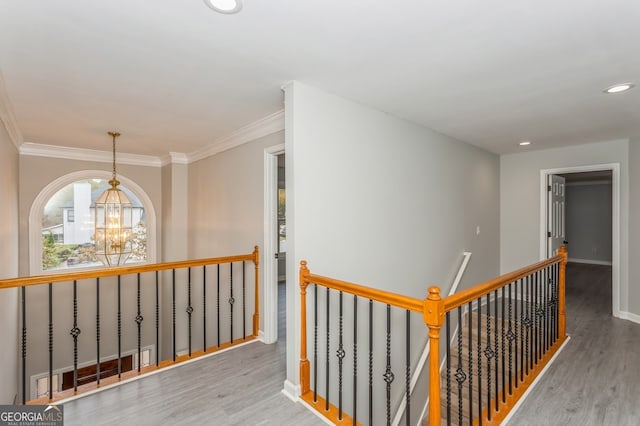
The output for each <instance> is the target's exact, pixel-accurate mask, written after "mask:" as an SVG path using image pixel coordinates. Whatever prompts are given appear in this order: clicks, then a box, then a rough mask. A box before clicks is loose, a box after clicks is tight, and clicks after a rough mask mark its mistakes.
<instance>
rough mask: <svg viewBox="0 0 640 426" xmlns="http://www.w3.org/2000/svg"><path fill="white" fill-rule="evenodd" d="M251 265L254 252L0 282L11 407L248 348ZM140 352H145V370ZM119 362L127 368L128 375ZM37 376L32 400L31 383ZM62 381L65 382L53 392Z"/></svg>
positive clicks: (256, 259) (254, 318)
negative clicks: (13, 320)
mask: <svg viewBox="0 0 640 426" xmlns="http://www.w3.org/2000/svg"><path fill="white" fill-rule="evenodd" d="M250 263H253V265H252V266H253V267H251V266H250ZM259 263H260V255H259V251H258V247H257V246H256V247H255V248H254V251H253V252H252V253H248V254H242V255H235V256H225V257H217V258H209V259H198V260H187V261H179V262H167V263H157V264H145V265H138V266H135V265H132V266H124V267H117V268H107V269H100V270H94V271H83V272H73V273H68V274H54V275H39V276H31V277H22V278H14V279H4V280H0V291H3V290H4V289H11V288H18V289H19V295H20V317H21V320H20V327H21V336H22V337H21V348H20V355H19V356H20V360H21V366H20V369H21V371H20V375H21V380H20V388H21V389H20V392H21V402H22V403H23V404H28V403H31V404H47V403H49V402H52V401H60V400H63V399H66V398H69V397H73V396H75V395H78V394H80V393H84V392H87V391H90V390H94V389H96V388H100V387H104V386H106V385H110V384H114V383H117V382H120V381H123V380H126V379H130V378H133V377H136V376H139V375H141V374H144V373H147V372H151V371H153V370H157V369H160V368H164V367H168V366H171V365H174V364H176V363H179V362H183V361H187V360H190V359H195V358H197V357H200V356H204V355H208V354H210V353H213V352H216V351H219V350H222V349H225V348H228V347H230V346H234V345H238V344H242V343H245V342H248V341H251V340H255V338H256V337H257V336H258V326H259V296H258V287H259ZM252 270H253V271H252ZM251 275H253V277H252V276H251ZM252 278H253V284H254V285H253V286H252V285H251V279H252ZM252 302H253V303H252ZM252 304H253V310H251V305H252ZM32 336H33V337H32ZM144 347H150V348H153V351H150V352H149V353H148V354H147V355H148V358H149V365H148V366H146V367H144V366H143V365H142V364H143V353H142V352H143V348H144ZM163 348H164V350H163ZM127 354H129V355H128V356H131V357H132V359H136V360H137V366H136V368H134V369H132V370H131V371H128V372H127V371H124V370H125V368H124V365H125V363H124V362H123V360H124V359H125V355H127ZM107 361H110V362H111V365H112V367H109V368H110V371H105V370H106V367H103V365H105V362H107ZM127 364H130V362H129V361H128V360H127ZM85 366H89V368H90V369H91V368H92V369H93V370H92V371H91V372H90V374H88V375H89V378H91V379H93V380H90V383H88V384H82V383H81V382H80V380H79V376H78V373H79V370H80V369H81V368H82V367H85ZM101 368H105V370H103V371H101ZM42 371H46V374H44V377H43V379H44V378H46V381H45V382H43V383H45V385H46V393H44V394H43V395H42V396H40V397H39V395H38V393H37V392H36V391H35V388H37V387H38V383H34V380H33V377H34V375H36V376H37V374H36V373H41V372H42ZM64 373H66V377H70V380H71V382H70V383H67V385H68V386H70V387H69V389H68V390H64V391H62V390H61V384H60V382H61V381H62V380H63V377H64V376H65V374H64ZM54 376H55V378H54ZM107 376H109V377H107ZM28 379H31V380H28ZM56 382H57V383H56ZM34 394H35V398H34V397H33V395H34Z"/></svg>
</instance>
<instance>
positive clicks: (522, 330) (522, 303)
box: [520, 277, 527, 382]
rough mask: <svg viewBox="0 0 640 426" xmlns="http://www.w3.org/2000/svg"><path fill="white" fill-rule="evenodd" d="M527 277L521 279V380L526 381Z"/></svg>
mask: <svg viewBox="0 0 640 426" xmlns="http://www.w3.org/2000/svg"><path fill="white" fill-rule="evenodd" d="M526 279H527V278H526V277H525V278H522V279H521V280H520V381H521V382H522V381H524V334H525V332H526V327H527V326H526V324H525V319H526V314H525V312H524V298H525V294H524V289H525V281H526Z"/></svg>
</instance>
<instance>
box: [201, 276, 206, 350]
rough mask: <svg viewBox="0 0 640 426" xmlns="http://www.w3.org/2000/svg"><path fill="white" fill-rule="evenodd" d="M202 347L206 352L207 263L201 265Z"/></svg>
mask: <svg viewBox="0 0 640 426" xmlns="http://www.w3.org/2000/svg"><path fill="white" fill-rule="evenodd" d="M202 348H203V350H204V352H205V353H207V265H203V266H202Z"/></svg>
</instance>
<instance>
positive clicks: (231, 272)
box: [229, 262, 236, 345]
mask: <svg viewBox="0 0 640 426" xmlns="http://www.w3.org/2000/svg"><path fill="white" fill-rule="evenodd" d="M234 303H236V300H235V299H234V298H233V262H231V263H229V308H230V310H231V313H230V314H229V316H230V318H231V324H230V325H229V331H230V333H231V338H230V340H229V341H230V343H231V344H232V345H233V304H234Z"/></svg>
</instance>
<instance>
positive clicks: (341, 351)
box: [336, 291, 345, 420]
mask: <svg viewBox="0 0 640 426" xmlns="http://www.w3.org/2000/svg"><path fill="white" fill-rule="evenodd" d="M338 306H339V311H338V350H337V351H336V356H337V357H338V420H342V361H343V360H344V356H345V352H344V346H343V344H342V325H343V316H342V291H341V292H340V293H339V294H338Z"/></svg>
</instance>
